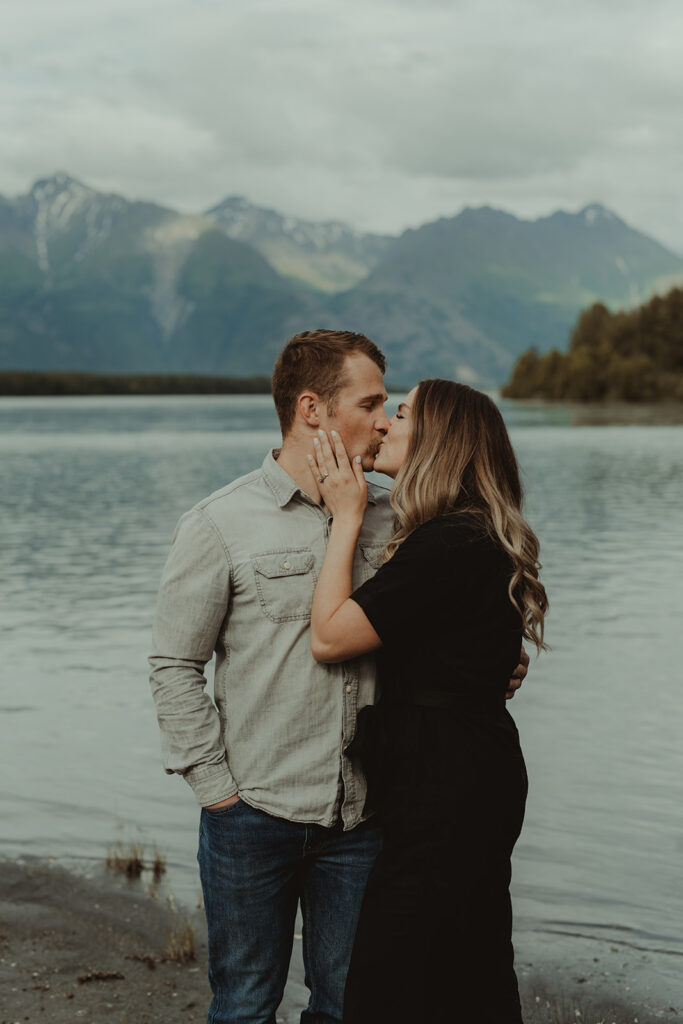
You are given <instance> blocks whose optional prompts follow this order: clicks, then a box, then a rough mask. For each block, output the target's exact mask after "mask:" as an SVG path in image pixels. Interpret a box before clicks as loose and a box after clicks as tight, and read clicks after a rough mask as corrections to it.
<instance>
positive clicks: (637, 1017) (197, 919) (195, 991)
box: [0, 858, 681, 1024]
mask: <svg viewBox="0 0 683 1024" xmlns="http://www.w3.org/2000/svg"><path fill="white" fill-rule="evenodd" d="M150 890H151V891H153V887H150V886H149V884H148V882H146V881H143V880H138V881H135V882H130V881H128V880H127V879H125V878H123V877H121V876H118V875H115V874H112V873H111V872H109V871H107V870H106V869H105V868H104V866H103V867H102V868H101V869H98V870H96V871H93V872H92V873H91V876H90V877H87V878H86V877H81V876H79V875H76V874H73V873H71V872H69V871H67V870H65V869H64V868H62V867H60V866H59V865H57V864H53V863H50V862H45V861H39V860H29V859H26V858H22V859H20V860H18V861H3V862H2V863H1V864H0V1024H15V1022H24V1021H32V1022H36V1021H43V1022H46V1024H47V1022H49V1024H79V1022H81V1021H82V1022H84V1024H99V1022H102V1024H105V1022H111V1024H190V1022H192V1021H200V1022H204V1021H205V1020H206V1013H207V1009H208V1005H209V1002H210V999H211V993H210V990H209V985H208V981H207V976H206V957H207V954H206V930H205V925H204V919H203V914H202V911H201V909H200V908H192V909H191V910H189V911H188V910H183V911H178V910H177V909H176V910H175V911H174V913H173V915H172V913H171V908H170V906H169V903H168V902H167V900H166V899H164V898H163V896H162V895H161V894H159V895H157V896H156V897H154V896H152V895H150ZM179 925H180V926H186V925H191V926H192V928H193V929H194V935H195V952H196V958H195V959H192V960H189V961H187V962H177V961H176V960H174V959H173V958H172V957H170V956H169V940H170V936H171V934H172V933H173V934H175V935H176V937H177V935H178V926H179ZM520 967H522V965H520ZM519 973H520V985H521V988H522V992H523V1001H524V1005H525V1020H526V1022H527V1024H570V1022H571V1024H577V1022H580V1024H599V1022H604V1024H634V1022H636V1021H637V1022H638V1024H654V1021H655V1019H656V1020H657V1021H661V1020H665V1021H666V1020H668V1021H670V1022H673V1021H678V1020H680V1019H681V1017H680V1016H679V1013H678V1012H677V1010H676V1008H674V1007H670V1008H667V1009H666V1010H665V1012H658V1013H657V1014H656V1015H650V1014H649V1013H646V1012H644V1011H643V1008H642V1006H641V1007H640V1008H638V1007H636V1006H633V1005H628V1004H627V1002H626V1001H624V1000H623V997H622V996H620V995H619V993H617V994H616V997H615V995H614V993H612V992H608V991H606V989H605V985H604V983H603V982H602V981H601V976H600V975H599V974H598V973H597V972H596V975H595V977H594V978H592V979H586V978H581V979H579V981H577V984H576V985H575V991H571V990H569V991H568V979H569V978H570V977H571V974H567V972H563V975H564V976H563V978H562V979H560V976H559V974H555V972H553V973H552V974H551V976H550V977H549V976H548V975H547V974H545V975H544V974H543V973H542V972H541V973H539V972H538V971H536V970H533V969H530V965H526V967H525V968H523V969H521V970H520V972H519ZM586 981H588V984H586ZM569 984H571V982H570V983H569ZM306 996H307V992H306V989H305V987H304V984H303V971H302V967H301V957H300V953H298V951H296V950H295V956H294V958H293V961H292V967H291V969H290V977H289V982H288V985H287V991H286V993H285V998H284V1000H283V1003H282V1006H281V1007H280V1010H279V1012H278V1016H277V1020H278V1024H298V1021H299V1015H300V1012H301V1010H302V1009H303V1007H304V1005H305V1003H306ZM485 999H486V993H482V1003H484V1001H485ZM577 1010H578V1014H579V1015H577ZM456 1021H457V1018H454V1024H456ZM378 1024H383V1022H378ZM387 1024H388V1022H387ZM463 1024H465V1022H463ZM466 1024H470V1022H466Z"/></svg>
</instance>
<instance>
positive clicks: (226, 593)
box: [149, 509, 237, 806]
mask: <svg viewBox="0 0 683 1024" xmlns="http://www.w3.org/2000/svg"><path fill="white" fill-rule="evenodd" d="M230 584H231V567H230V559H229V555H228V551H227V550H226V547H225V544H224V542H223V540H222V538H221V537H220V535H219V533H218V531H217V530H216V528H215V527H214V525H213V523H212V521H211V520H210V519H209V517H208V516H207V514H206V513H205V512H204V511H203V510H202V509H193V510H192V511H191V512H188V513H187V514H186V515H184V516H183V517H182V519H181V520H180V522H179V524H178V527H177V529H176V533H175V536H174V538H173V544H172V547H171V552H170V554H169V557H168V560H167V562H166V566H165V568H164V572H163V575H162V579H161V586H160V588H159V597H158V601H157V611H156V617H155V621H154V630H153V638H152V654H151V655H150V658H149V663H150V667H151V675H150V683H151V686H152V695H153V697H154V700H155V703H156V708H157V717H158V720H159V727H160V729H161V747H162V754H163V764H164V768H165V769H166V771H167V772H168V773H169V774H173V773H174V772H175V773H178V774H180V775H182V776H183V777H184V778H185V779H186V780H187V781H188V782H189V784H190V785H191V786H192V789H193V791H194V793H195V796H196V798H197V800H198V802H199V803H200V804H201V805H203V806H206V805H207V804H212V803H218V802H219V801H220V800H224V799H226V798H227V797H229V796H233V795H234V794H235V793H236V792H237V785H236V783H235V780H234V778H233V776H232V774H231V772H230V768H229V766H228V757H227V753H226V750H225V746H224V743H223V737H222V733H221V723H220V718H219V715H218V711H217V709H216V706H215V704H214V703H213V701H212V699H211V697H210V696H209V694H208V693H207V691H206V676H205V666H206V663H207V662H208V661H210V660H211V658H212V656H213V652H214V650H215V647H216V641H217V638H218V636H219V633H220V630H221V628H222V625H223V621H224V619H225V616H226V614H227V612H228V604H229V600H230Z"/></svg>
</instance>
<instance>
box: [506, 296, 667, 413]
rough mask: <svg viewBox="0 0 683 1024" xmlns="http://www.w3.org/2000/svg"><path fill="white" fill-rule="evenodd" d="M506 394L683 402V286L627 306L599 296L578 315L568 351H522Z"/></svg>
mask: <svg viewBox="0 0 683 1024" xmlns="http://www.w3.org/2000/svg"><path fill="white" fill-rule="evenodd" d="M503 396H504V397H505V398H545V399H550V400H565V401H571V402H601V401H622V402H658V401H665V400H667V399H668V400H675V401H681V402H683V289H682V288H674V289H673V290H672V291H670V292H669V293H668V295H666V296H664V297H660V296H656V297H655V298H653V299H651V300H650V301H649V302H647V303H645V304H644V305H643V306H639V307H638V308H637V309H634V310H631V311H629V312H619V313H611V312H610V311H609V309H607V307H606V306H604V305H603V304H602V303H601V302H596V303H595V305H593V306H591V307H590V308H589V309H587V310H585V311H584V312H583V313H582V314H581V315H580V316H579V319H578V321H577V323H576V327H575V328H574V331H573V332H572V335H571V338H570V342H569V351H568V352H567V353H564V352H559V351H558V350H557V349H553V350H552V351H551V352H548V353H547V354H546V355H539V354H538V352H537V351H536V349H535V348H531V349H528V350H527V351H526V352H524V353H523V355H521V356H520V358H519V359H518V360H517V363H516V364H515V367H514V369H513V371H512V376H511V378H510V381H509V383H508V384H507V385H506V386H505V388H504V389H503Z"/></svg>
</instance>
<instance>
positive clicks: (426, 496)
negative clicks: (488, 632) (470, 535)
mask: <svg viewBox="0 0 683 1024" xmlns="http://www.w3.org/2000/svg"><path fill="white" fill-rule="evenodd" d="M411 423H412V430H411V435H410V440H409V443H408V451H407V455H406V459H405V461H404V462H403V464H402V466H401V468H400V470H399V472H398V474H397V476H396V480H395V482H394V487H393V490H392V493H391V504H392V506H393V508H394V511H395V513H396V517H397V521H398V529H397V532H396V533H395V534H394V536H393V537H392V539H391V540H390V542H389V544H388V545H387V548H386V552H385V559H386V560H388V559H389V558H391V556H392V555H393V554H394V552H395V551H396V550H397V548H398V547H399V546H400V545H401V544H402V543H403V541H404V540H405V539H406V537H408V536H409V535H410V534H411V533H412V532H413V530H415V529H416V528H417V527H418V526H420V525H421V524H422V523H425V522H427V521H428V520H429V519H434V518H435V517H436V516H442V515H446V514H449V513H453V512H456V513H461V514H463V515H470V516H476V517H478V518H480V519H481V520H482V522H483V523H484V524H485V526H486V528H487V530H488V532H489V534H490V535H491V536H492V537H493V538H494V540H496V541H497V542H498V543H499V544H500V545H501V547H502V548H503V549H504V550H505V551H506V552H507V554H508V555H509V556H510V559H511V561H512V565H513V572H512V576H511V578H510V584H509V587H508V593H509V596H510V601H511V602H512V604H513V605H514V607H515V608H516V609H517V611H518V612H519V613H520V615H521V618H522V631H523V635H524V638H525V639H526V640H529V641H531V643H533V644H535V646H536V649H537V650H538V651H540V650H546V649H547V647H546V644H545V643H544V642H543V624H544V616H545V613H546V611H547V609H548V599H547V596H546V592H545V588H544V587H543V584H542V583H541V582H540V580H539V578H538V573H539V569H540V568H541V565H540V563H539V561H538V552H539V544H538V539H537V537H536V535H535V533H534V532H533V530H532V529H531V527H530V526H529V524H528V523H527V521H526V520H525V518H524V516H523V515H522V485H521V482H520V479H519V468H518V466H517V459H516V458H515V453H514V451H513V449H512V444H511V443H510V438H509V436H508V432H507V429H506V427H505V424H504V422H503V417H502V416H501V414H500V410H499V409H498V407H497V406H496V404H495V402H493V401H492V400H491V399H490V398H489V397H488V396H487V395H484V394H482V392H481V391H475V389H474V388H471V387H468V386H467V385H466V384H458V383H456V382H455V381H450V380H423V381H421V382H420V383H419V384H418V387H417V392H416V395H415V399H414V401H413V405H412V409H411Z"/></svg>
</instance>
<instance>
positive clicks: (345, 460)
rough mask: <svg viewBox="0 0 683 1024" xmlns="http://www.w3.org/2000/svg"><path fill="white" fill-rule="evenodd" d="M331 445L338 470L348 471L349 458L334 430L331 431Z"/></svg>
mask: <svg viewBox="0 0 683 1024" xmlns="http://www.w3.org/2000/svg"><path fill="white" fill-rule="evenodd" d="M332 444H333V445H334V457H335V458H336V460H337V465H338V466H339V468H340V469H349V468H350V466H349V457H348V455H347V454H346V448H345V447H344V442H343V441H342V439H341V437H340V436H339V434H338V433H337V431H336V430H333V431H332Z"/></svg>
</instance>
